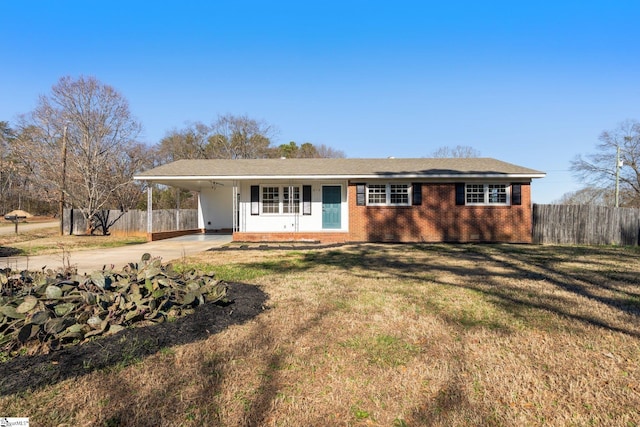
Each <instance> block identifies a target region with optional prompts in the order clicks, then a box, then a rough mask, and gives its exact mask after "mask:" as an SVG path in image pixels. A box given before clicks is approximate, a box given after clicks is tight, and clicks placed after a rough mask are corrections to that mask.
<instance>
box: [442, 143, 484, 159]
mask: <svg viewBox="0 0 640 427" xmlns="http://www.w3.org/2000/svg"><path fill="white" fill-rule="evenodd" d="M431 157H436V158H448V157H455V158H469V157H480V152H479V151H478V150H476V149H475V148H473V147H469V146H466V145H456V146H455V147H453V148H452V147H440V148H438V149H437V150H435V151H434V152H433V153H432V154H431Z"/></svg>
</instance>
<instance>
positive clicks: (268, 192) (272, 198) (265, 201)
mask: <svg viewBox="0 0 640 427" xmlns="http://www.w3.org/2000/svg"><path fill="white" fill-rule="evenodd" d="M278 194H279V193H278V187H262V213H279V212H280V210H279V209H278V207H279V206H278V205H279V201H280V199H279V196H278Z"/></svg>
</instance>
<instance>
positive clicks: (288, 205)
mask: <svg viewBox="0 0 640 427" xmlns="http://www.w3.org/2000/svg"><path fill="white" fill-rule="evenodd" d="M309 193H310V191H309ZM261 194H262V209H261V212H262V213H263V214H299V213H300V194H301V191H300V187H295V186H283V187H276V186H264V187H262V192H261ZM280 195H282V197H280ZM309 208H310V207H309ZM309 210H310V209H309Z"/></svg>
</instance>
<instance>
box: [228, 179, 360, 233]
mask: <svg viewBox="0 0 640 427" xmlns="http://www.w3.org/2000/svg"><path fill="white" fill-rule="evenodd" d="M252 185H260V186H264V185H271V186H289V185H291V186H299V187H300V190H301V196H300V197H301V200H302V186H303V185H311V215H303V214H302V207H301V208H300V213H299V214H263V213H262V209H260V214H259V215H251V186H252ZM323 185H339V186H341V187H342V204H341V212H340V213H341V221H342V226H341V228H340V229H332V230H323V229H322V186H323ZM229 203H231V199H230V201H229ZM261 208H262V206H261ZM239 225H240V231H243V232H249V233H256V232H321V231H347V230H348V228H349V203H348V198H347V183H346V181H322V182H319V181H313V182H304V181H300V182H292V181H289V182H282V181H280V182H278V181H262V182H243V183H241V185H240V224H239Z"/></svg>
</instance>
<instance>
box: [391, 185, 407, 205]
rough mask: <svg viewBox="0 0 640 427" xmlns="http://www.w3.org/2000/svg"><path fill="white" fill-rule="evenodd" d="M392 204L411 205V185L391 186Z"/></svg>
mask: <svg viewBox="0 0 640 427" xmlns="http://www.w3.org/2000/svg"><path fill="white" fill-rule="evenodd" d="M390 187H391V190H390V191H391V193H390V196H391V204H392V205H408V204H409V185H408V184H391V185H390Z"/></svg>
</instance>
